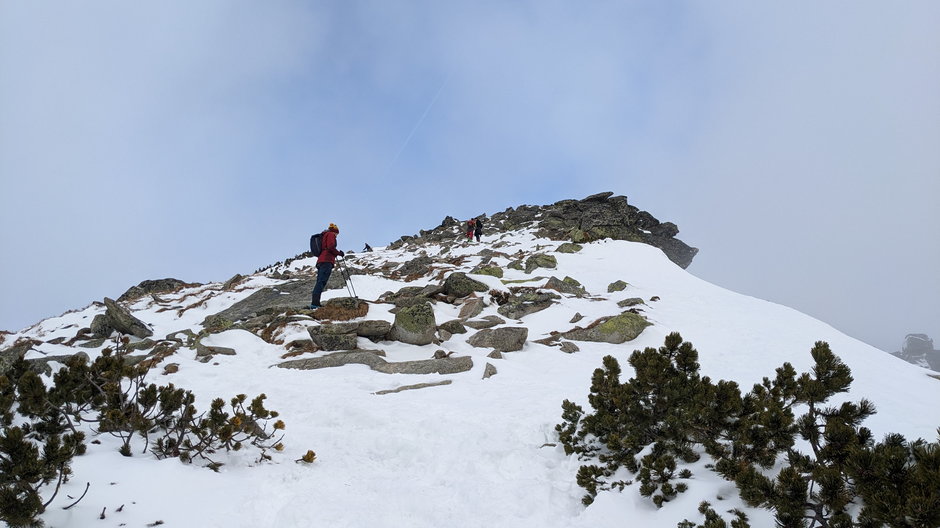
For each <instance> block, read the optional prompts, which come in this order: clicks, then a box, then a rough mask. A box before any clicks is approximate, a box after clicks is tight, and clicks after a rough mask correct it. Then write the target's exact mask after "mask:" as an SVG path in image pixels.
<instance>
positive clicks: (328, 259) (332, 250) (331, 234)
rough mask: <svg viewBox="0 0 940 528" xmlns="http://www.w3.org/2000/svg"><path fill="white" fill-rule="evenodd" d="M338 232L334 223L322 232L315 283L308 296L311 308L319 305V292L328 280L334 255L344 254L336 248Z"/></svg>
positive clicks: (333, 262)
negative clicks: (311, 293) (311, 292)
mask: <svg viewBox="0 0 940 528" xmlns="http://www.w3.org/2000/svg"><path fill="white" fill-rule="evenodd" d="M338 234H339V228H338V227H336V224H330V227H329V228H327V230H326V231H324V232H323V241H322V247H323V249H322V250H321V251H320V255H319V256H318V257H317V284H316V286H314V287H313V295H312V296H311V298H310V309H311V310H316V309H317V308H319V307H320V294H322V293H323V289H324V288H326V281H328V280H330V274H331V273H333V265H334V264H336V257H342V256H343V255H345V254H346V253H344V252H342V251H339V250H337V249H336V235H338Z"/></svg>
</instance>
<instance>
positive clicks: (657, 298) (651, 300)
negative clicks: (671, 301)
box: [650, 295, 659, 302]
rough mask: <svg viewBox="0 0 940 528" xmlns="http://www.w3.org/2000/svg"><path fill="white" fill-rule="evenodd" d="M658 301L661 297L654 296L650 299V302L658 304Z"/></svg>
mask: <svg viewBox="0 0 940 528" xmlns="http://www.w3.org/2000/svg"><path fill="white" fill-rule="evenodd" d="M658 300H659V295H654V296H652V297H650V302H656V301H658Z"/></svg>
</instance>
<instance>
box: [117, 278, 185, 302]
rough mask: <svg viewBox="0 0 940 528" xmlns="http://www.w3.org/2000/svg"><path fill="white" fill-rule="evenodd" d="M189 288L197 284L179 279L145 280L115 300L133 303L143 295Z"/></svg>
mask: <svg viewBox="0 0 940 528" xmlns="http://www.w3.org/2000/svg"><path fill="white" fill-rule="evenodd" d="M190 286H198V284H190V283H187V282H183V281H181V280H179V279H156V280H145V281H143V282H141V283H140V284H138V285H137V286H131V287H130V288H128V289H127V291H126V292H124V293H123V294H122V295H121V296H120V297H118V299H117V300H118V302H125V301H133V300H135V299H139V298H141V297H143V296H144V295H150V294H152V293H170V292H175V291H178V290H181V289H183V288H186V287H190Z"/></svg>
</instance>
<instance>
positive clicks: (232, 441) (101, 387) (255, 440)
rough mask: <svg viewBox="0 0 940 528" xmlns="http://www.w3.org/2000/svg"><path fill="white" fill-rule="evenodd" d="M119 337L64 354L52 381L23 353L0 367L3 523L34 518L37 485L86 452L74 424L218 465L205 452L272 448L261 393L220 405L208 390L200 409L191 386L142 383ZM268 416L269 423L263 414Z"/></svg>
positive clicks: (274, 427)
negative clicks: (111, 345)
mask: <svg viewBox="0 0 940 528" xmlns="http://www.w3.org/2000/svg"><path fill="white" fill-rule="evenodd" d="M126 345H127V341H126V340H123V341H119V342H118V343H117V345H116V347H115V349H114V350H112V349H105V350H104V351H103V352H102V354H101V356H100V357H98V358H97V359H96V360H95V361H93V362H89V361H88V360H87V359H86V358H85V357H83V356H73V357H71V358H70V359H69V360H68V361H67V362H66V365H65V366H64V367H63V368H61V369H60V370H58V371H57V372H56V373H55V374H54V375H53V376H52V385H51V387H48V388H47V386H46V384H45V382H44V381H43V380H42V378H40V376H39V375H38V374H36V373H35V372H33V371H32V370H31V369H30V365H29V363H27V362H26V361H23V360H22V359H21V360H19V361H17V362H16V363H14V365H13V366H12V368H11V369H10V370H9V371H8V372H7V373H6V375H3V376H0V520H2V521H4V522H6V523H7V524H9V525H10V526H13V527H19V526H41V521H40V520H39V519H38V515H40V514H41V513H42V512H43V511H44V510H45V508H46V506H48V505H49V503H51V501H52V500H53V499H54V498H55V492H54V493H53V494H52V496H51V498H50V499H48V500H47V501H46V502H45V503H43V502H42V499H41V497H40V494H39V490H40V489H41V488H43V487H45V486H51V485H52V484H53V483H54V484H55V491H58V488H59V486H60V485H61V483H62V482H65V481H66V480H67V479H68V477H69V475H70V474H71V470H70V468H69V465H70V462H71V460H72V458H73V457H74V456H76V455H81V454H83V453H84V452H85V445H84V443H83V441H84V438H85V434H84V432H83V431H81V430H79V428H80V427H81V426H82V425H85V426H86V427H85V428H86V429H89V428H90V429H91V430H92V431H93V432H94V433H96V434H102V433H107V434H110V435H113V436H115V437H117V438H119V439H120V443H121V447H120V452H121V454H123V455H125V456H131V455H132V454H133V448H132V447H133V446H138V447H140V449H141V452H146V451H147V450H148V449H149V450H150V451H151V452H152V453H153V454H154V455H155V456H157V458H168V457H178V458H179V459H180V460H181V461H183V462H194V461H197V460H199V461H201V462H203V463H204V464H205V465H206V466H207V467H209V468H212V469H218V467H219V466H221V465H222V464H221V463H220V462H218V461H217V460H215V459H214V458H213V457H212V455H213V454H215V453H219V452H227V451H239V450H241V449H242V448H243V447H244V446H252V447H253V448H255V449H257V450H258V451H259V458H258V461H259V462H260V461H262V460H270V459H271V456H270V455H268V450H270V449H274V450H276V451H281V450H282V449H283V444H282V443H281V439H282V438H283V430H284V428H285V426H284V422H283V421H281V420H276V421H274V420H275V419H276V418H277V417H278V413H277V412H276V411H272V410H269V409H267V408H265V406H264V400H265V398H266V396H265V395H264V394H261V395H259V396H257V397H255V398H254V399H251V400H249V399H248V397H247V396H246V395H244V394H239V395H237V396H235V397H234V398H232V399H231V400H230V401H229V402H228V405H226V403H225V401H224V400H222V399H216V400H214V401H213V402H212V404H211V405H210V408H209V409H208V410H207V411H204V412H200V411H199V410H197V409H196V407H195V406H194V404H193V403H194V401H195V396H194V395H193V394H192V392H190V391H187V390H184V389H181V388H177V387H174V386H173V384H169V385H165V386H158V385H156V384H153V383H149V384H148V383H146V382H145V378H146V375H147V373H148V369H147V368H145V367H142V366H132V365H129V364H128V363H127V362H126V361H125V358H124V351H125V350H126ZM272 421H274V423H273V424H272V423H271V422H272Z"/></svg>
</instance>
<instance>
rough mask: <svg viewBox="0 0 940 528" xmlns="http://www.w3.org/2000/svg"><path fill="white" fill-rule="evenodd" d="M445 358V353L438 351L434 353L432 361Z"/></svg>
mask: <svg viewBox="0 0 940 528" xmlns="http://www.w3.org/2000/svg"><path fill="white" fill-rule="evenodd" d="M446 357H447V352H444V351H443V350H440V349H438V350H435V351H434V356H433V358H434V359H444V358H446Z"/></svg>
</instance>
